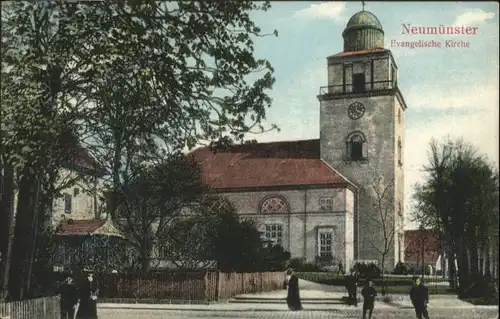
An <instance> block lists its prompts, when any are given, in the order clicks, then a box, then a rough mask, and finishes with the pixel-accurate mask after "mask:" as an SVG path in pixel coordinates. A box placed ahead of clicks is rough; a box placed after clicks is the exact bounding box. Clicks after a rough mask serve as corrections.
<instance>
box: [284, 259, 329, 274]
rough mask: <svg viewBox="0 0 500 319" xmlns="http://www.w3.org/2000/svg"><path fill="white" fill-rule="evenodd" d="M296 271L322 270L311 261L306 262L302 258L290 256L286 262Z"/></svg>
mask: <svg viewBox="0 0 500 319" xmlns="http://www.w3.org/2000/svg"><path fill="white" fill-rule="evenodd" d="M288 266H289V267H290V268H292V269H293V270H295V271H296V272H323V270H322V269H321V268H320V267H319V266H317V265H315V264H312V263H307V262H305V261H304V259H303V258H292V259H290V262H289V264H288Z"/></svg>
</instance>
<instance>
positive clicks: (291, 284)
mask: <svg viewBox="0 0 500 319" xmlns="http://www.w3.org/2000/svg"><path fill="white" fill-rule="evenodd" d="M287 275H288V276H290V279H289V280H288V295H287V297H286V303H287V304H288V309H290V310H292V311H297V310H302V303H301V302H300V294H299V278H298V277H297V276H296V275H294V274H293V271H292V270H291V269H289V270H288V271H287Z"/></svg>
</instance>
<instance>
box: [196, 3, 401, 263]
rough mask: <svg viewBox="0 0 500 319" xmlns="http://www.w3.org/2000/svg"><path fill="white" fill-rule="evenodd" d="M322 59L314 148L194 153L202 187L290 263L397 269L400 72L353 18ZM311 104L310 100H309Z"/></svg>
mask: <svg viewBox="0 0 500 319" xmlns="http://www.w3.org/2000/svg"><path fill="white" fill-rule="evenodd" d="M342 37H343V39H344V50H343V52H340V53H337V54H334V55H331V56H329V57H327V65H326V67H327V68H328V82H327V84H328V86H325V87H321V88H320V92H319V95H318V96H317V98H318V101H319V108H320V118H319V123H320V125H319V128H320V132H319V133H320V134H319V139H314V140H301V141H282V142H271V143H255V144H244V145H238V146H232V147H230V148H226V149H223V150H218V151H217V152H213V151H211V150H210V149H209V148H198V149H196V150H194V151H193V152H192V153H191V154H192V155H194V156H195V158H196V159H197V161H198V162H199V164H200V166H201V168H202V172H203V179H204V182H205V183H206V184H207V185H208V186H210V187H212V188H213V189H215V190H216V191H217V192H218V193H220V194H221V195H223V196H224V197H225V198H227V199H228V200H230V201H231V202H232V203H233V204H234V205H235V207H236V209H237V211H238V213H239V214H240V215H241V216H242V217H246V218H252V219H255V220H257V221H258V224H259V225H260V227H261V231H262V233H263V234H264V236H265V238H266V239H268V240H269V241H273V242H276V243H279V244H281V245H282V246H283V247H284V249H285V250H288V251H289V252H290V253H291V256H292V258H303V259H304V260H305V261H307V262H310V263H317V264H323V265H324V264H328V263H329V262H330V263H338V262H339V261H342V263H343V264H344V265H345V267H346V269H348V267H350V266H351V265H353V263H354V262H355V261H377V263H378V264H379V265H380V264H381V262H382V257H384V258H383V259H384V260H385V261H384V264H385V265H386V269H392V268H393V267H394V266H395V264H396V263H397V262H398V261H400V260H401V261H404V260H403V259H404V242H403V241H404V238H403V237H404V231H403V225H404V210H403V200H404V170H403V168H404V166H403V158H404V157H403V145H404V132H405V130H404V111H405V109H406V104H405V101H404V99H403V96H402V94H401V92H400V90H399V88H398V66H397V64H396V62H395V60H394V57H393V55H392V53H391V51H390V50H388V49H385V48H384V31H383V28H382V25H381V24H380V22H379V20H378V19H377V17H376V16H375V15H373V14H372V13H370V12H368V11H365V10H363V11H360V12H358V13H356V14H355V15H353V16H352V17H351V19H350V20H349V22H348V23H347V26H346V28H345V30H344V31H343V33H342ZM311 94H313V93H312V92H311Z"/></svg>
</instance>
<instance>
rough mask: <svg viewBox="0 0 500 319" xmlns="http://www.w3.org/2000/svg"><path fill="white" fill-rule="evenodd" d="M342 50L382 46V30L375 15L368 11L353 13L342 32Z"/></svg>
mask: <svg viewBox="0 0 500 319" xmlns="http://www.w3.org/2000/svg"><path fill="white" fill-rule="evenodd" d="M342 37H343V38H344V51H360V50H371V49H377V48H383V47H384V30H383V29H382V25H381V24H380V21H378V19H377V17H376V16H375V15H374V14H373V13H371V12H368V11H360V12H358V13H356V14H355V15H353V16H352V17H351V18H350V19H349V22H347V26H346V27H345V29H344V32H342Z"/></svg>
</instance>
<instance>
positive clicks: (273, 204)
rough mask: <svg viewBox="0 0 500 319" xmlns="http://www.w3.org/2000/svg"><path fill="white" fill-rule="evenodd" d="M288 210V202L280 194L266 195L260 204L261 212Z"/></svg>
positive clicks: (286, 211)
mask: <svg viewBox="0 0 500 319" xmlns="http://www.w3.org/2000/svg"><path fill="white" fill-rule="evenodd" d="M288 212H289V206H288V203H287V202H286V201H285V199H284V198H282V197H280V196H271V197H267V198H265V199H264V200H263V201H262V203H261V204H260V213H261V214H283V213H288Z"/></svg>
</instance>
